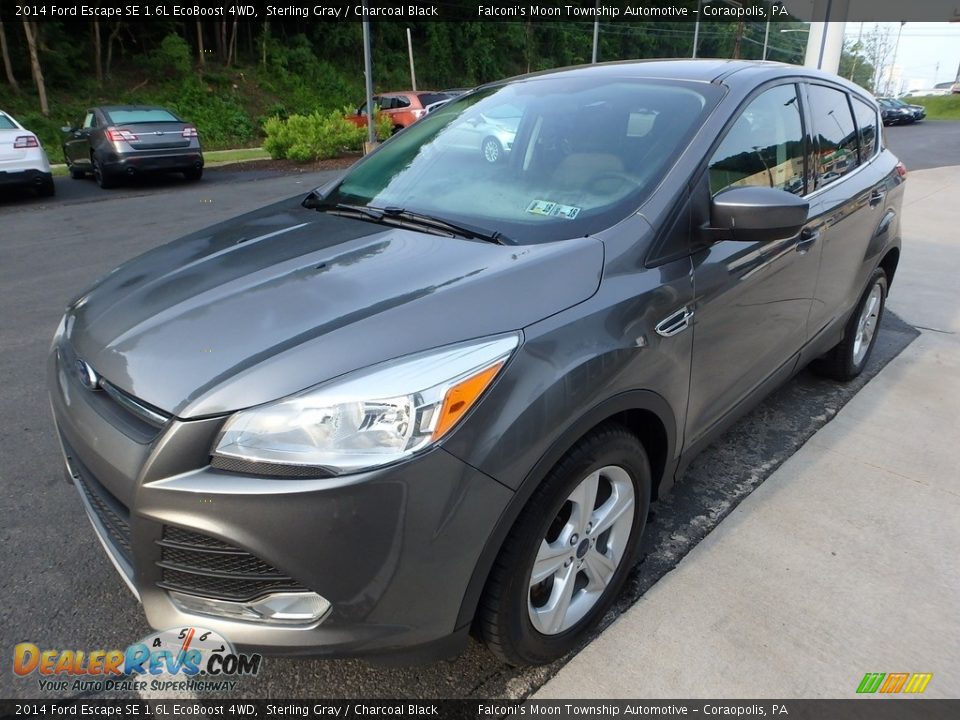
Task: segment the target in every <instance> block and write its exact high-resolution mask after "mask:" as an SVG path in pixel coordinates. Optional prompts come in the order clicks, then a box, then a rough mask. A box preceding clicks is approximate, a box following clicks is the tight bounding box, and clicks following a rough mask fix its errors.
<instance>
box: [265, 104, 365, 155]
mask: <svg viewBox="0 0 960 720" xmlns="http://www.w3.org/2000/svg"><path fill="white" fill-rule="evenodd" d="M264 132H265V133H266V136H267V137H266V140H265V141H264V143H263V147H264V149H265V150H266V151H267V152H268V153H270V157H273V158H286V159H288V160H293V161H295V162H309V161H311V160H322V159H324V158H332V157H336V156H337V155H339V154H340V153H341V152H343V151H344V150H357V149H359V148H360V147H362V145H363V139H364V136H365V130H364V128H358V127H355V126H354V125H353V124H352V123H350V122H349V121H348V120H346V119H344V117H343V113H342V112H341V111H339V110H335V111H333V112H331V113H328V114H326V115H324V114H322V113H319V112H315V113H311V114H310V115H291V116H290V117H289V118H287V119H286V120H281V119H280V118H278V117H276V118H270V119H269V120H267V122H266V123H265V124H264Z"/></svg>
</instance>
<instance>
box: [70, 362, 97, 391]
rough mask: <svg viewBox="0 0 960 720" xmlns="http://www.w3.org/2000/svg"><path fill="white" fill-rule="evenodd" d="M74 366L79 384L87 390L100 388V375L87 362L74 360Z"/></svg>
mask: <svg viewBox="0 0 960 720" xmlns="http://www.w3.org/2000/svg"><path fill="white" fill-rule="evenodd" d="M76 367H77V377H78V378H79V380H80V384H81V385H83V386H84V387H85V388H86V389H87V390H99V389H100V377H99V376H98V375H97V373H96V372H95V371H94V369H93V368H92V367H90V365H89V364H88V363H87V362H85V361H84V360H79V359H78V360H77V362H76Z"/></svg>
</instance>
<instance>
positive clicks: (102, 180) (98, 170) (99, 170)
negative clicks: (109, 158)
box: [91, 155, 117, 190]
mask: <svg viewBox="0 0 960 720" xmlns="http://www.w3.org/2000/svg"><path fill="white" fill-rule="evenodd" d="M91 163H92V164H93V179H94V180H96V181H97V185H99V186H100V187H101V188H103V189H104V190H109V189H110V188H113V187H116V186H117V178H116V176H115V175H113V173H111V172H110V171H109V170H106V169H105V168H104V167H103V166H102V165H101V164H100V161H99V160H98V159H97V156H96V155H94V156H93V157H92V158H91Z"/></svg>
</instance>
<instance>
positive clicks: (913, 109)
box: [877, 97, 927, 122]
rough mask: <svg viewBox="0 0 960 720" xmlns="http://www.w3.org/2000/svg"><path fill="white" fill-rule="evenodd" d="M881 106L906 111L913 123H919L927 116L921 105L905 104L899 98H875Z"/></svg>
mask: <svg viewBox="0 0 960 720" xmlns="http://www.w3.org/2000/svg"><path fill="white" fill-rule="evenodd" d="M877 102H878V103H880V104H881V105H889V106H893V107H896V108H900V109H902V110H907V111H908V112H909V113H910V114H911V115H912V116H913V121H914V122H920V121H921V120H923V119H924V118H925V117H926V116H927V109H926V108H925V107H924V106H923V105H911V104H909V103H905V102H904V101H903V100H901V99H900V98H886V97H884V98H877Z"/></svg>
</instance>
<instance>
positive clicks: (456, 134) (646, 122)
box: [325, 76, 719, 244]
mask: <svg viewBox="0 0 960 720" xmlns="http://www.w3.org/2000/svg"><path fill="white" fill-rule="evenodd" d="M718 95H719V90H718V89H717V88H714V87H712V86H708V85H706V84H703V83H685V82H675V81H674V82H666V81H656V80H646V79H643V80H633V79H625V78H609V79H600V80H598V79H597V78H596V77H595V76H593V77H589V78H586V77H583V78H576V77H575V78H571V77H563V78H557V77H554V78H542V79H536V78H535V79H531V80H527V81H521V82H515V83H511V84H509V85H504V86H500V87H494V88H486V89H483V90H480V91H477V92H474V93H471V94H469V95H467V96H464V97H461V98H458V99H456V100H454V101H452V102H450V103H448V104H447V105H444V106H442V107H440V108H438V109H437V110H436V111H435V112H433V113H431V114H430V115H428V116H427V117H426V118H424V119H423V120H420V121H419V122H417V123H415V124H414V125H412V126H410V127H409V128H407V129H406V130H404V131H403V132H402V133H401V134H399V135H398V136H397V137H395V138H393V139H392V140H391V141H390V142H389V143H388V144H387V145H386V146H385V147H383V148H382V149H381V150H379V151H378V152H377V153H375V154H373V155H371V156H370V157H368V158H367V159H365V160H364V161H362V162H361V163H359V164H358V165H357V166H356V167H354V168H353V169H352V170H351V171H350V172H349V173H347V175H346V176H345V177H344V179H343V180H342V182H341V183H340V185H339V186H338V187H337V188H335V189H334V191H333V192H332V193H330V194H329V195H328V196H327V197H326V198H325V203H328V204H336V203H348V204H352V205H366V206H371V207H377V208H402V209H404V210H407V211H410V212H416V213H422V214H427V215H431V216H433V217H438V218H443V219H445V220H448V221H451V222H457V223H461V224H463V225H466V226H470V227H476V228H479V229H483V230H486V231H489V232H494V231H499V232H501V233H503V234H504V235H505V236H507V237H509V238H510V239H511V240H512V241H513V242H516V243H520V244H524V243H533V242H546V241H550V240H559V239H563V238H570V237H577V236H582V235H587V234H590V233H593V232H596V231H598V230H601V229H603V228H605V227H609V226H611V225H613V224H614V223H616V222H618V221H619V220H621V219H623V218H624V217H626V216H627V215H628V214H629V213H631V212H633V211H634V210H636V208H637V207H639V205H640V203H641V202H642V201H643V199H644V198H645V197H646V196H647V195H648V194H649V193H650V192H651V191H652V190H653V188H655V187H656V186H657V184H658V183H659V181H660V179H661V178H662V176H663V173H664V171H665V170H666V169H667V168H668V167H669V165H670V163H671V162H672V161H673V160H674V158H675V157H676V156H677V155H678V154H679V153H680V152H681V151H682V149H683V148H684V147H685V146H686V144H687V142H688V141H689V139H690V137H691V136H692V135H693V133H694V132H695V131H696V129H697V128H698V127H699V126H700V124H701V123H702V121H703V119H704V117H705V116H706V114H707V113H708V112H709V110H710V109H712V107H713V105H714V104H715V102H716V100H717V98H718Z"/></svg>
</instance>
